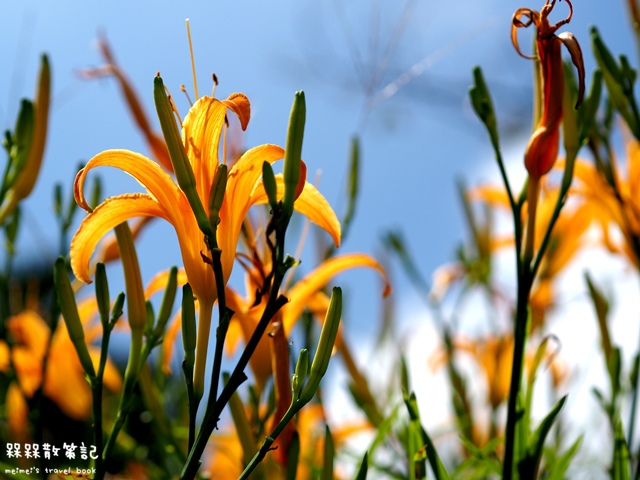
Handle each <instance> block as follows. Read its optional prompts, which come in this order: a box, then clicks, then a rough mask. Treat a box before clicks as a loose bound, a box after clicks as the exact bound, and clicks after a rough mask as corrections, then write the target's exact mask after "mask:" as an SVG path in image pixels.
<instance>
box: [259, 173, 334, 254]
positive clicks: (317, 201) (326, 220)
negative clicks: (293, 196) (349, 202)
mask: <svg viewBox="0 0 640 480" xmlns="http://www.w3.org/2000/svg"><path fill="white" fill-rule="evenodd" d="M276 185H277V187H278V193H277V195H278V198H282V196H283V195H284V179H283V178H282V174H278V175H276ZM268 201H269V200H268V199H267V194H266V192H265V191H264V186H263V184H262V182H260V183H258V184H256V186H255V191H254V192H253V194H252V195H251V204H252V205H253V204H259V203H268ZM293 207H294V209H295V210H296V211H297V212H299V213H301V214H303V215H304V216H306V217H307V218H308V219H309V220H311V221H312V222H313V223H315V224H316V225H318V226H319V227H320V228H322V229H323V230H325V231H326V232H327V233H328V234H329V235H331V238H332V239H333V243H334V244H335V245H336V247H339V246H340V236H341V234H342V231H341V227H340V222H339V221H338V217H337V216H336V214H335V212H334V211H333V209H332V208H331V205H329V202H327V200H326V199H325V198H324V197H323V196H322V194H321V193H320V192H319V191H318V189H317V188H316V187H314V186H313V185H312V184H311V183H309V182H307V183H306V184H305V186H304V189H303V190H302V193H301V194H300V196H299V197H298V198H297V200H296V201H295V203H294V204H293Z"/></svg>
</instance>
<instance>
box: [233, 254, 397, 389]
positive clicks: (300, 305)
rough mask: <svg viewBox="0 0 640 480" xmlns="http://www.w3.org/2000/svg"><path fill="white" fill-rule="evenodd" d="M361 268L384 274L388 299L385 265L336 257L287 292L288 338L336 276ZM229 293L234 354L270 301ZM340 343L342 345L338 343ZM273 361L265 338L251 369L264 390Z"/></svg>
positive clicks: (364, 257) (283, 312) (284, 319)
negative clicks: (303, 315) (255, 302)
mask: <svg viewBox="0 0 640 480" xmlns="http://www.w3.org/2000/svg"><path fill="white" fill-rule="evenodd" d="M358 267H367V268H371V269H373V270H375V271H377V272H378V273H380V275H381V276H382V278H383V280H384V282H385V288H384V292H383V295H385V296H386V295H388V294H389V292H390V290H391V288H390V286H389V281H388V279H387V275H386V272H385V271H384V269H383V268H382V266H380V264H379V263H378V262H377V261H376V260H375V259H373V258H372V257H370V256H369V255H365V254H362V253H352V254H344V255H339V256H336V257H332V258H330V259H328V260H325V261H324V262H322V263H321V264H320V265H319V266H318V267H316V269H314V270H313V271H311V272H309V273H308V274H307V275H305V277H303V278H302V279H300V280H298V281H297V282H296V283H295V284H294V285H293V286H292V287H291V288H290V289H289V290H288V291H287V292H286V293H285V295H286V296H287V298H289V302H288V303H287V304H285V305H284V306H283V307H282V309H281V311H280V313H281V315H280V319H281V320H280V321H281V322H282V327H283V329H284V332H285V335H289V333H290V332H291V331H292V329H293V327H294V326H295V323H296V322H297V321H298V319H299V318H300V316H301V315H302V312H303V310H304V309H305V308H306V307H307V306H309V304H310V302H312V301H313V300H314V298H315V295H316V294H317V293H318V291H319V290H321V289H322V288H324V287H325V286H326V285H327V283H328V282H329V281H330V280H331V279H332V278H333V277H334V276H336V275H338V274H339V273H342V272H344V271H346V270H349V269H351V268H358ZM226 291H227V303H228V304H229V307H230V308H231V309H233V310H234V311H235V314H234V316H233V317H232V320H231V326H230V328H229V333H228V335H227V342H226V348H227V351H228V352H229V353H232V352H233V350H234V349H235V348H236V346H237V344H238V341H239V340H240V336H242V337H243V338H244V340H245V341H248V340H249V338H250V337H251V335H252V334H253V331H254V330H255V328H256V325H257V324H258V322H259V320H260V317H261V315H262V312H263V310H264V301H266V298H264V297H263V302H261V303H259V304H258V305H254V300H255V299H254V298H253V297H252V296H248V297H247V298H246V299H245V298H243V297H242V296H241V295H239V294H238V293H237V292H236V291H234V290H233V289H231V288H230V287H227V290H226ZM254 291H255V290H254V289H253V288H251V287H249V288H248V292H250V293H251V294H253V292H254ZM327 305H328V302H327ZM325 313H326V305H325ZM234 325H235V326H234ZM238 327H239V328H238ZM336 343H338V342H337V341H336ZM270 358H271V350H270V344H269V340H268V338H266V337H263V339H262V340H261V341H260V343H259V344H258V347H257V348H256V351H255V352H254V354H253V356H252V357H251V360H250V365H251V369H252V371H253V373H254V375H255V377H256V383H257V385H258V388H259V389H261V388H262V386H263V385H264V383H265V382H266V380H267V379H268V378H269V376H270V375H271V372H272V365H271V360H270Z"/></svg>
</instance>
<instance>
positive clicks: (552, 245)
mask: <svg viewBox="0 0 640 480" xmlns="http://www.w3.org/2000/svg"><path fill="white" fill-rule="evenodd" d="M578 163H579V162H576V165H577V164H578ZM470 195H471V197H472V198H473V199H475V200H478V201H483V202H485V203H487V204H489V205H491V206H493V207H497V208H501V209H503V210H504V211H505V212H510V209H511V206H510V204H509V200H508V197H507V195H506V191H505V190H504V188H503V187H495V186H492V185H486V186H482V187H477V188H474V189H472V190H471V193H470ZM557 197H558V190H557V188H549V187H547V185H546V183H544V182H543V185H542V199H541V200H540V202H539V205H538V211H537V217H538V218H537V221H536V226H535V228H536V231H535V239H536V244H535V248H536V249H539V248H540V244H541V242H542V239H543V237H544V234H545V232H546V229H547V227H548V225H549V222H550V221H551V216H552V214H553V211H554V209H555V205H556V201H557ZM522 213H523V223H526V215H527V209H523V210H522ZM595 217H596V216H595V215H594V212H593V209H591V208H589V207H588V206H587V205H567V206H566V207H565V208H563V209H562V211H561V213H560V216H559V217H558V219H557V221H556V224H555V225H554V227H553V231H552V232H551V238H550V240H549V244H548V247H547V250H546V252H545V254H544V257H543V259H542V263H541V265H540V270H539V272H538V275H537V276H536V283H535V284H534V287H533V290H532V292H531V300H530V307H531V317H532V321H531V330H532V331H535V330H537V329H540V328H541V327H542V326H543V325H544V323H545V318H546V315H547V313H548V311H549V310H550V309H551V308H552V307H553V306H554V304H555V293H554V286H553V283H554V281H555V279H556V278H557V277H558V276H559V275H560V273H561V272H562V270H564V268H565V267H566V266H567V265H568V264H569V263H570V262H571V260H573V259H574V258H575V256H576V255H577V253H578V252H579V251H580V250H581V249H582V248H583V247H584V245H585V242H586V240H585V239H586V234H587V231H588V230H589V228H590V226H591V224H592V222H593V220H594V218H595ZM491 243H492V245H493V247H492V248H494V249H499V248H503V247H512V246H513V236H510V235H509V236H504V237H501V238H496V239H492V242H491Z"/></svg>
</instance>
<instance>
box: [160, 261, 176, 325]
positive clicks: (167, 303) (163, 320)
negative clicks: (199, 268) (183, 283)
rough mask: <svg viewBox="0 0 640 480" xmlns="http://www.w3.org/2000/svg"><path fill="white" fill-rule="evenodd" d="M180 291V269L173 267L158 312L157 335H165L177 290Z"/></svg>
mask: <svg viewBox="0 0 640 480" xmlns="http://www.w3.org/2000/svg"><path fill="white" fill-rule="evenodd" d="M177 289H178V267H171V270H170V271H169V279H168V280H167V287H166V288H165V290H164V295H163V297H162V303H161V304H160V311H159V312H158V320H157V322H156V328H155V332H154V333H155V334H156V335H157V336H161V335H162V334H163V333H164V327H165V325H166V324H167V322H168V321H169V317H170V316H171V310H173V302H174V301H175V299H176V290H177Z"/></svg>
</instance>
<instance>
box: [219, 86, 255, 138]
mask: <svg viewBox="0 0 640 480" xmlns="http://www.w3.org/2000/svg"><path fill="white" fill-rule="evenodd" d="M222 103H224V104H225V105H226V106H227V108H229V109H230V110H233V112H234V113H235V114H236V115H237V116H238V120H240V126H241V127H242V130H246V129H247V125H249V119H250V118H251V104H250V103H249V99H248V98H247V96H246V95H245V94H244V93H232V94H231V95H229V98H227V99H226V100H222Z"/></svg>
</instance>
